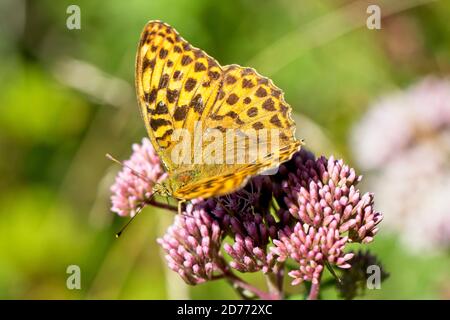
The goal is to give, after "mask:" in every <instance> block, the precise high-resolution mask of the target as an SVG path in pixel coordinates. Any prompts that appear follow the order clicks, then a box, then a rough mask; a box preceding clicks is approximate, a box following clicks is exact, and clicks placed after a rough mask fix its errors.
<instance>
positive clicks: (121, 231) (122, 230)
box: [116, 207, 144, 238]
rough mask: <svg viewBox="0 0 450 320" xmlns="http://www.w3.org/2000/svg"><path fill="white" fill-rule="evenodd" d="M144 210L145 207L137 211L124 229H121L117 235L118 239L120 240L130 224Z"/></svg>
mask: <svg viewBox="0 0 450 320" xmlns="http://www.w3.org/2000/svg"><path fill="white" fill-rule="evenodd" d="M143 208H144V207H139V208H138V209H137V210H136V213H135V215H134V216H132V217H131V219H130V220H128V222H127V223H126V224H125V225H124V226H123V227H122V229H120V231H119V232H117V233H116V238H119V237H120V236H121V235H122V233H123V232H124V231H125V229H126V228H127V227H128V226H129V225H130V223H131V222H132V221H133V220H134V218H136V217H137V215H138V214H139V213H140V212H141V211H142V209H143Z"/></svg>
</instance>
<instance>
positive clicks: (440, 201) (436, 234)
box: [351, 77, 450, 253]
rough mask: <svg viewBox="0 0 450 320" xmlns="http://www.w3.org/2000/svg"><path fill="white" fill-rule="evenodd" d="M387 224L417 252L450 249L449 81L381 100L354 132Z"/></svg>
mask: <svg viewBox="0 0 450 320" xmlns="http://www.w3.org/2000/svg"><path fill="white" fill-rule="evenodd" d="M352 140H353V143H352V144H351V145H352V146H353V147H354V153H355V158H356V160H358V164H359V166H360V167H361V168H363V169H367V170H369V171H368V174H367V175H366V177H367V178H366V179H367V180H366V181H367V182H368V185H369V186H370V187H371V189H372V190H373V191H374V192H375V193H376V194H377V198H378V201H379V203H380V209H381V210H382V211H383V212H385V213H388V214H386V226H387V227H388V228H390V229H391V231H394V232H395V233H396V235H399V237H400V239H401V241H402V242H403V244H404V245H405V246H406V247H407V248H408V249H410V250H411V251H415V252H417V253H423V252H424V251H426V252H438V251H444V250H448V248H449V247H450V228H448V227H447V226H448V225H449V224H450V202H449V201H448V200H447V197H446V194H447V193H448V190H449V186H450V161H449V159H450V79H438V78H431V77H429V78H426V79H424V80H422V81H420V82H419V83H418V84H416V85H413V86H412V87H410V88H408V89H406V90H404V91H400V92H398V93H395V94H389V95H387V96H385V97H382V98H381V99H380V100H379V101H378V102H376V103H374V104H373V106H372V107H371V108H370V110H369V111H368V113H367V114H366V115H365V116H364V117H363V118H362V120H361V121H360V122H359V123H358V124H357V126H356V127H355V129H354V130H353V133H352Z"/></svg>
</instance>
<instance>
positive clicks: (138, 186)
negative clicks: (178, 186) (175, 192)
mask: <svg viewBox="0 0 450 320" xmlns="http://www.w3.org/2000/svg"><path fill="white" fill-rule="evenodd" d="M124 165H125V166H124V167H123V168H122V170H121V171H120V172H119V173H118V174H117V176H116V180H115V182H114V184H113V185H112V186H111V191H112V193H113V194H112V196H111V203H112V207H111V211H113V212H116V213H118V214H119V215H121V216H134V215H135V214H136V211H137V210H138V209H139V208H142V207H143V206H144V205H145V204H146V201H147V200H148V199H149V198H150V196H151V195H152V190H153V186H154V184H155V183H157V182H160V181H162V180H164V179H165V177H166V175H165V174H164V171H163V169H162V167H161V162H160V160H159V157H158V156H157V155H156V152H155V150H154V149H153V146H152V144H151V143H150V140H149V139H147V138H144V139H142V144H133V154H132V155H131V158H130V159H129V160H127V161H125V162H124ZM133 170H134V172H133Z"/></svg>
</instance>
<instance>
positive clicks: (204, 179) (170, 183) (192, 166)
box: [135, 21, 302, 201]
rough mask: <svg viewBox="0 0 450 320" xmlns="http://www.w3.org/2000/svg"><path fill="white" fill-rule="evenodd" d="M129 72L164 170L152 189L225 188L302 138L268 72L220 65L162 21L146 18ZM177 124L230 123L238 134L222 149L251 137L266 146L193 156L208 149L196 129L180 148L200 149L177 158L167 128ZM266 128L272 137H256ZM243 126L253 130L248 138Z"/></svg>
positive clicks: (179, 194)
mask: <svg viewBox="0 0 450 320" xmlns="http://www.w3.org/2000/svg"><path fill="white" fill-rule="evenodd" d="M135 80H136V93H137V98H138V101H139V107H140V112H141V115H142V118H143V120H144V123H145V126H146V129H147V132H148V135H149V138H150V141H151V142H152V144H153V146H154V148H155V150H156V152H157V154H158V155H159V157H160V159H161V162H162V164H163V166H164V168H165V170H166V172H167V173H168V178H167V179H166V180H164V181H163V182H162V183H160V184H156V185H155V186H154V192H155V193H156V194H159V195H162V196H171V197H173V198H175V199H178V200H184V201H185V200H191V199H194V198H209V197H215V196H221V195H225V194H228V193H231V192H233V191H235V190H237V189H239V188H241V187H243V186H244V185H245V184H246V182H247V181H248V179H249V178H250V177H252V176H254V175H257V174H260V173H262V172H264V171H266V170H268V169H272V168H276V167H278V166H279V164H280V163H282V162H284V161H287V160H289V159H290V158H291V157H292V155H293V154H294V153H295V152H296V151H298V150H299V149H300V147H301V145H302V142H301V141H299V140H297V139H296V138H295V135H294V133H295V123H294V121H293V120H292V118H291V108H290V106H289V105H288V104H287V103H286V102H285V101H284V97H283V92H282V91H281V90H280V89H279V88H277V87H276V86H275V85H274V84H273V83H272V81H271V80H270V79H268V78H265V77H263V76H261V75H259V74H258V73H257V72H256V71H255V70H254V69H252V68H245V67H241V66H238V65H234V64H233V65H227V66H221V65H220V64H219V63H218V62H217V61H216V60H215V59H213V58H212V57H210V56H209V55H207V54H206V53H205V52H204V51H202V50H200V49H198V48H195V47H193V46H192V45H191V44H190V43H189V42H187V41H186V40H184V39H183V38H182V37H181V36H180V35H179V34H178V32H177V31H176V30H175V29H174V28H172V27H171V26H169V25H168V24H165V23H163V22H161V21H150V22H148V23H147V25H146V26H145V28H144V30H143V31H142V33H141V37H140V41H139V46H138V51H137V55H136V74H135ZM180 130H184V132H187V133H189V134H191V135H195V134H197V135H201V136H202V135H205V136H208V134H209V133H210V132H213V131H214V132H217V131H218V132H221V133H223V134H224V135H225V133H226V132H228V131H229V130H234V132H237V134H236V135H235V136H236V137H235V138H236V140H232V141H231V142H230V141H228V140H227V141H226V142H225V143H223V146H221V147H219V148H221V150H219V151H223V153H224V154H227V155H232V156H237V155H238V153H239V152H242V151H244V152H245V151H249V150H250V147H249V145H250V143H251V142H252V141H256V142H257V143H256V144H257V145H258V148H259V149H258V150H261V149H262V150H263V151H264V150H268V151H267V152H266V153H265V154H261V152H260V151H258V152H259V155H260V156H258V157H257V158H254V157H253V158H252V159H253V160H251V161H247V162H245V161H244V162H242V161H241V162H239V161H226V162H225V161H222V162H217V161H216V162H214V163H205V162H201V161H197V160H198V159H202V157H203V156H205V157H206V153H207V150H209V149H210V148H201V147H205V145H206V142H205V140H203V141H202V140H201V139H197V141H195V140H196V139H195V137H194V139H192V140H189V139H188V140H186V141H184V139H183V143H184V145H182V146H183V147H182V148H181V149H190V148H191V147H193V149H195V147H200V149H195V150H197V151H195V152H191V153H190V154H187V156H184V157H183V158H182V159H183V161H175V160H174V156H173V154H174V150H175V149H176V148H178V149H180V143H179V142H178V141H174V139H173V135H174V134H175V133H176V132H179V131H180ZM264 130H265V131H267V130H272V131H275V132H277V133H278V140H277V141H278V142H277V143H274V142H273V141H272V140H270V141H269V139H265V140H264V139H260V135H258V134H259V133H261V132H263V131H264ZM247 131H248V132H254V133H256V135H253V136H252V137H251V138H249V136H250V135H248V134H247ZM272 131H271V132H272ZM251 139H253V140H251ZM199 140H200V142H199ZM238 140H240V142H244V140H245V141H246V142H245V143H241V144H239V143H240V142H239V141H238ZM262 147H264V148H265V149H264V148H262ZM271 147H272V149H274V148H275V150H272V149H271ZM198 150H200V151H198ZM252 150H253V149H252ZM269 150H271V151H269ZM209 151H210V150H209ZM216 151H217V149H216ZM250 156H251V155H247V156H246V157H247V159H250V158H251V157H250ZM186 160H187V161H186Z"/></svg>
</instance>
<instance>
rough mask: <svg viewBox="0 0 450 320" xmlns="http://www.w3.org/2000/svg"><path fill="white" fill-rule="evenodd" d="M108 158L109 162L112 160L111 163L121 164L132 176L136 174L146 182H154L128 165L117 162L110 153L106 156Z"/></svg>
mask: <svg viewBox="0 0 450 320" xmlns="http://www.w3.org/2000/svg"><path fill="white" fill-rule="evenodd" d="M106 157H107V158H108V159H109V160H111V161H113V162H115V163H117V164H120V165H121V166H122V167H125V168H128V169H129V170H130V171H131V173H132V174H134V175H135V176H137V177H139V178H141V179H143V180H145V181H146V182H152V181H150V179H149V178H148V177H146V176H144V175H143V174H142V173H140V172H137V171H136V170H134V169H133V168H131V167H130V166H128V165H126V164H125V163H123V162H122V161H120V160H117V159H116V158H114V157H113V156H112V155H110V154H109V153H107V154H106Z"/></svg>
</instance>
